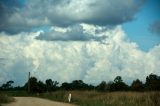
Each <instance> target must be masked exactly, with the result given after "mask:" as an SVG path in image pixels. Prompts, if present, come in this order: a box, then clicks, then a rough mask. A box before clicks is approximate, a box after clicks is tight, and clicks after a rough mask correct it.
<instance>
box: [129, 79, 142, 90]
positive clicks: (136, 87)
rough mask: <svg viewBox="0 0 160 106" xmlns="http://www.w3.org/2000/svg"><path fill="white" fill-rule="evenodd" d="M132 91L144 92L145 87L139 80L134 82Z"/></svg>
mask: <svg viewBox="0 0 160 106" xmlns="http://www.w3.org/2000/svg"><path fill="white" fill-rule="evenodd" d="M131 90H133V91H143V90H144V85H143V83H142V82H141V81H140V80H139V79H137V80H134V81H133V82H132V84H131Z"/></svg>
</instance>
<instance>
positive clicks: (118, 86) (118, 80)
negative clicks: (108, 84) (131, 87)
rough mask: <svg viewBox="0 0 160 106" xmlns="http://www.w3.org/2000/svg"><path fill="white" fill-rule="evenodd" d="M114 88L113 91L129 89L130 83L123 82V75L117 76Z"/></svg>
mask: <svg viewBox="0 0 160 106" xmlns="http://www.w3.org/2000/svg"><path fill="white" fill-rule="evenodd" d="M112 90H113V91H126V90H128V85H127V84H125V83H124V82H123V80H122V77H121V76H117V77H116V78H115V79H114V83H113V84H112Z"/></svg>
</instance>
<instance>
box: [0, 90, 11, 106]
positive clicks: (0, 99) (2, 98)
mask: <svg viewBox="0 0 160 106" xmlns="http://www.w3.org/2000/svg"><path fill="white" fill-rule="evenodd" d="M13 101H14V98H12V97H9V96H7V95H6V94H4V93H0V106H1V104H4V103H10V102H13Z"/></svg>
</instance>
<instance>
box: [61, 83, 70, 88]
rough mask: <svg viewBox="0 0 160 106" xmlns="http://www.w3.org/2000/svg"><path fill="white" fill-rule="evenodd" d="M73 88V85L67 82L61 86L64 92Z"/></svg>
mask: <svg viewBox="0 0 160 106" xmlns="http://www.w3.org/2000/svg"><path fill="white" fill-rule="evenodd" d="M71 87H72V86H71V84H70V83H67V82H64V83H62V85H61V88H62V89H63V90H71Z"/></svg>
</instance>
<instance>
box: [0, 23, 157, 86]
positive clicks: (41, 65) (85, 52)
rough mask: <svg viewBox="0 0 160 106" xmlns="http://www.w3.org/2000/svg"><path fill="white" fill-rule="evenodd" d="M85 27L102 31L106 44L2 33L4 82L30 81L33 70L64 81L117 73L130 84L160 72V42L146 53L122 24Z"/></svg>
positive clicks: (95, 79) (95, 80) (110, 76)
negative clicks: (128, 36) (137, 79)
mask: <svg viewBox="0 0 160 106" xmlns="http://www.w3.org/2000/svg"><path fill="white" fill-rule="evenodd" d="M82 26H83V28H82V29H83V31H84V32H86V33H88V34H89V35H92V36H93V35H94V33H95V32H97V31H98V32H99V33H101V34H103V36H106V39H104V41H103V42H104V43H101V42H97V41H94V40H91V41H87V42H76V41H72V42H66V41H53V42H47V41H45V40H37V39H36V38H37V37H39V36H41V32H40V31H39V32H36V33H20V34H16V35H15V36H6V35H7V34H5V33H1V34H0V35H1V36H0V45H1V46H0V59H1V61H0V64H1V68H0V73H1V74H0V79H1V80H0V81H1V83H2V82H4V81H6V80H10V79H12V80H15V82H16V84H17V85H19V84H20V85H21V84H23V83H24V82H25V81H27V73H28V72H29V71H30V72H31V74H32V75H33V76H36V77H38V78H39V79H41V80H45V79H46V78H52V79H54V80H57V81H60V82H64V81H72V80H75V79H82V80H84V81H85V82H88V83H94V84H96V83H99V82H100V81H102V80H106V81H110V80H113V79H114V78H115V76H117V75H121V76H122V77H123V79H124V80H125V81H127V82H128V83H129V82H130V81H131V80H132V79H135V78H140V79H143V80H144V78H145V76H146V75H148V74H150V73H156V74H160V72H159V69H160V68H159V66H160V55H159V52H160V45H157V46H155V47H154V48H153V49H151V50H150V51H148V52H143V51H141V50H140V49H139V48H138V46H137V44H136V43H133V42H130V41H129V40H128V39H127V37H126V35H125V33H124V31H123V29H122V28H121V26H117V27H116V28H112V29H103V27H98V26H90V25H87V24H84V25H82ZM100 29H101V31H99V30H100ZM102 29H103V30H102ZM57 30H59V31H60V29H57ZM95 30H96V31H95ZM61 31H62V29H61ZM63 31H65V30H63ZM53 34H54V32H53ZM97 36H98V35H97ZM13 45H14V46H13ZM126 79H127V80H126Z"/></svg>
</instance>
